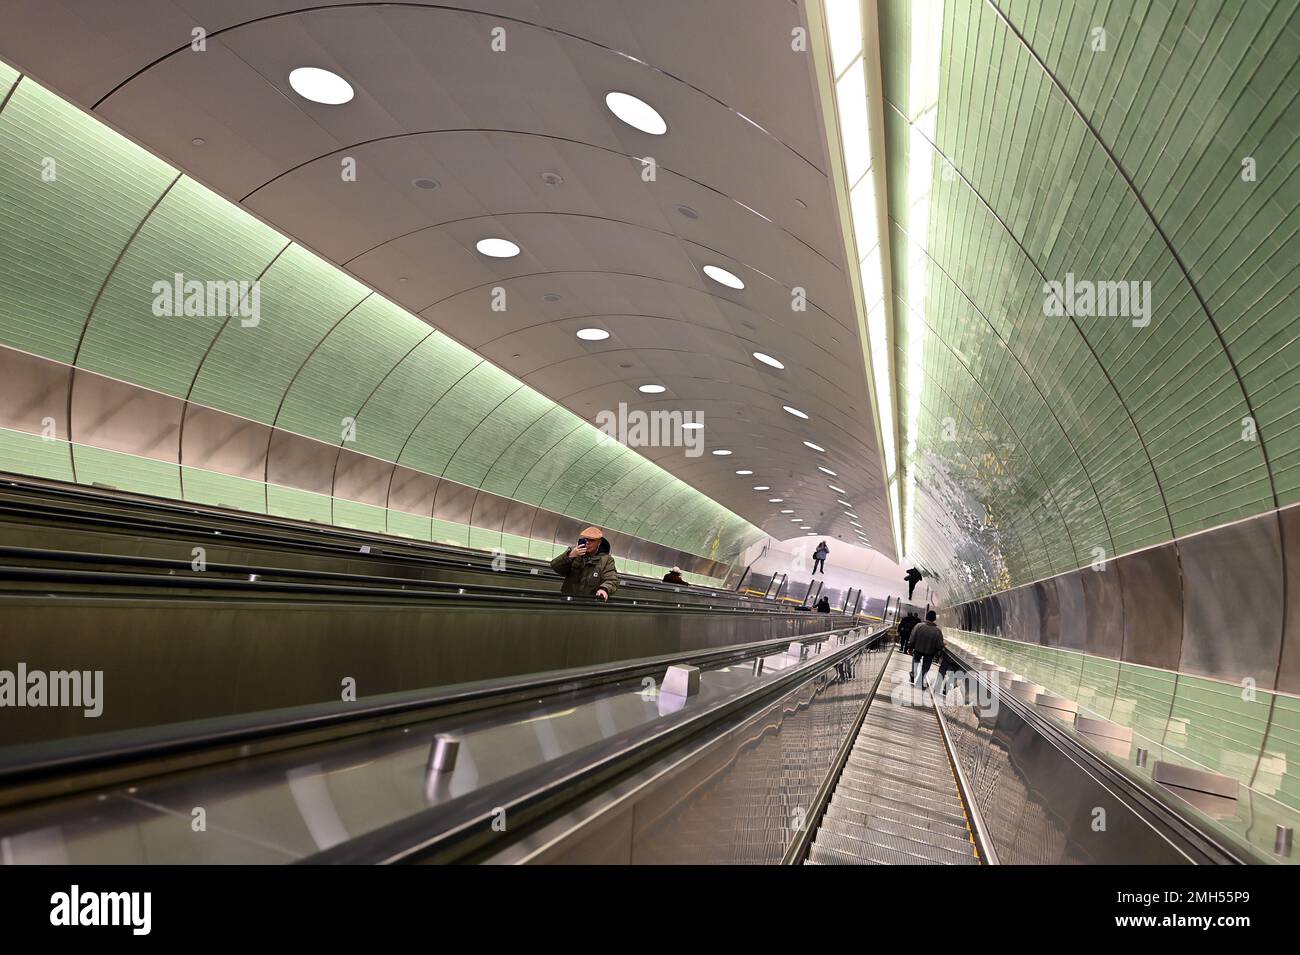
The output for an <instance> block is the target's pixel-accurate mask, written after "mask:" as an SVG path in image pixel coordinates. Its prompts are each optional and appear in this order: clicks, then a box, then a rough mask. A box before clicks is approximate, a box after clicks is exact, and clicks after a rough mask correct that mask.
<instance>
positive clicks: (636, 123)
mask: <svg viewBox="0 0 1300 955" xmlns="http://www.w3.org/2000/svg"><path fill="white" fill-rule="evenodd" d="M605 105H606V106H608V107H609V111H610V112H611V113H613V114H614V115H615V116H617V117H618V118H619V119H621V120H622V121H623V122H625V123H627V124H628V125H629V126H631V127H632V128H633V129H639V130H641V132H643V133H649V134H650V135H651V136H662V135H663V134H664V133H666V132H668V124H667V123H665V122H664V118H663V117H662V116H660V115H659V112H658V110H656V109H655V108H654V107H653V106H651V105H650V104H649V103H647V102H646V101H645V100H643V99H637V98H636V97H635V96H633V95H632V94H631V93H620V92H619V91H618V90H612V91H610V92H608V93H606V94H605Z"/></svg>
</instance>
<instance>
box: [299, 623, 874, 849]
mask: <svg viewBox="0 0 1300 955" xmlns="http://www.w3.org/2000/svg"><path fill="white" fill-rule="evenodd" d="M864 629H865V628H857V627H855V628H849V630H850V631H853V630H864ZM885 632H886V631H884V630H879V631H876V632H874V633H870V634H867V635H865V636H862V637H860V638H858V639H856V640H852V641H851V642H849V643H847V644H846V645H844V646H842V647H840V648H838V649H836V650H832V651H830V652H828V653H826V654H818V655H815V656H810V657H809V658H808V659H806V660H803V661H801V662H800V663H798V664H797V665H796V666H793V667H789V668H787V669H783V670H781V671H780V676H778V677H777V678H775V679H773V680H771V681H768V682H766V683H762V684H759V685H758V686H754V687H749V688H745V689H739V690H736V691H735V692H733V693H732V694H729V695H728V696H727V697H725V698H723V699H721V700H718V701H716V702H715V703H713V704H712V705H710V706H708V707H706V708H703V709H701V710H699V711H698V712H693V711H691V710H689V709H686V710H682V711H681V712H680V713H677V714H674V717H675V718H666V719H660V720H656V721H653V722H651V723H649V724H647V725H644V726H639V727H633V728H631V729H628V730H625V731H623V732H622V733H619V734H617V735H615V736H613V737H610V738H608V739H605V740H600V741H598V742H596V743H592V744H590V745H588V746H585V747H583V748H581V749H578V750H575V751H574V752H571V753H567V754H565V755H563V756H560V757H557V758H555V759H552V760H549V761H545V762H542V763H540V764H538V765H536V766H533V767H530V768H528V769H525V770H523V771H521V772H519V773H516V774H514V775H513V776H509V777H507V778H505V779H502V780H499V781H497V782H494V783H490V784H488V785H487V786H484V787H481V788H479V789H475V790H473V791H471V792H468V793H464V794H462V795H460V796H457V797H455V798H453V799H450V800H448V801H446V802H444V803H441V804H439V805H437V806H433V807H430V808H429V809H425V810H423V811H421V812H418V813H415V814H413V815H411V816H407V817H405V818H403V819H399V820H397V821H395V822H392V823H389V824H388V825H386V826H382V827H380V828H379V829H376V830H372V831H371V832H367V833H363V834H361V835H359V836H357V837H355V838H353V839H350V840H348V841H346V842H343V843H341V844H339V845H336V846H333V847H331V848H329V849H325V850H322V851H321V852H318V853H316V854H315V855H312V856H309V857H307V858H305V859H303V860H300V862H302V863H307V864H342V865H374V864H390V863H398V862H412V861H421V862H437V863H440V864H445V863H454V862H465V861H473V857H474V856H475V854H477V853H481V852H483V851H485V850H487V847H488V842H489V841H490V840H492V839H493V838H495V836H497V835H499V833H497V832H496V830H494V829H493V828H492V822H493V820H494V819H497V818H500V817H501V816H500V814H501V813H503V812H504V813H505V817H506V818H508V819H509V820H510V832H511V834H512V836H513V837H518V836H522V835H525V834H527V833H528V832H529V831H531V830H532V829H533V828H534V827H535V826H536V825H538V824H540V823H542V822H544V821H546V820H547V819H549V818H552V817H554V816H555V815H556V814H557V813H559V812H562V811H563V810H564V809H565V807H570V806H574V805H577V804H578V803H580V802H581V801H583V800H585V799H587V798H589V797H590V796H591V795H592V794H594V793H595V792H596V791H598V790H599V789H600V788H602V787H603V786H605V785H606V784H608V783H610V782H613V781H615V780H617V779H619V778H621V777H623V776H626V775H627V774H629V773H631V772H633V771H635V770H636V769H638V768H640V767H643V766H645V765H647V764H648V763H650V762H651V761H652V760H655V759H657V758H659V757H661V756H663V755H666V754H667V753H669V752H672V751H673V750H675V749H677V748H679V747H681V746H683V745H685V744H688V743H690V742H691V741H692V740H696V739H699V738H700V737H701V736H702V735H704V734H707V733H708V732H709V730H710V729H711V728H716V727H717V726H718V725H720V724H722V723H724V722H726V721H727V720H729V719H730V718H732V717H735V716H736V715H737V714H738V713H741V712H750V711H752V710H754V709H757V708H758V707H760V706H762V705H765V704H766V703H768V702H769V701H771V700H772V699H774V698H779V697H781V696H784V695H786V694H788V693H789V692H790V691H791V690H792V689H794V688H796V687H798V686H801V685H803V684H804V683H806V682H807V681H809V680H812V679H815V678H816V677H818V676H819V675H821V674H822V673H824V672H825V671H826V670H827V669H829V668H831V667H833V666H834V665H835V664H836V663H838V662H840V661H842V660H844V659H845V658H847V657H848V656H851V655H853V654H856V653H859V652H860V651H861V650H862V649H863V648H864V647H866V646H869V645H870V644H871V643H873V642H875V641H876V640H878V639H880V638H881V637H882V636H884V634H885ZM500 848H502V847H501V846H495V847H493V848H492V851H499V850H500Z"/></svg>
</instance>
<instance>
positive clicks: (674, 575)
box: [664, 567, 690, 587]
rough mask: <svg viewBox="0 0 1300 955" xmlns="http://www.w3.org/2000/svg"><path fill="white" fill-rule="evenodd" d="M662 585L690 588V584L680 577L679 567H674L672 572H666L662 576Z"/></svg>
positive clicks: (680, 570)
mask: <svg viewBox="0 0 1300 955" xmlns="http://www.w3.org/2000/svg"><path fill="white" fill-rule="evenodd" d="M664 583H666V584H677V585H678V586H680V587H689V586H690V583H689V582H688V581H687V580H686V578H685V577H683V576H682V569H681V568H680V567H674V568H673V569H672V570H670V571H668V573H666V574H664Z"/></svg>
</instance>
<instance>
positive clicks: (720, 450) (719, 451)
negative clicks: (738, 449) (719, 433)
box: [713, 448, 731, 458]
mask: <svg viewBox="0 0 1300 955" xmlns="http://www.w3.org/2000/svg"><path fill="white" fill-rule="evenodd" d="M713 453H714V454H716V455H717V456H718V457H720V458H722V457H726V456H727V455H728V454H730V453H731V452H730V451H728V450H727V449H726V448H714V449H713Z"/></svg>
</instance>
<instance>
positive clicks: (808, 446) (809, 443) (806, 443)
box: [803, 441, 826, 454]
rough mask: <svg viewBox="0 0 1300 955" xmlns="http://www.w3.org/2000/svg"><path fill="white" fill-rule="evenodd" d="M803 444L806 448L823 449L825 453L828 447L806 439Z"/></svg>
mask: <svg viewBox="0 0 1300 955" xmlns="http://www.w3.org/2000/svg"><path fill="white" fill-rule="evenodd" d="M803 446H804V447H805V448H812V449H813V450H814V451H821V452H822V453H823V454H824V453H825V452H826V449H825V448H823V447H822V446H821V445H820V444H813V443H812V442H811V441H805V442H804V443H803Z"/></svg>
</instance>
